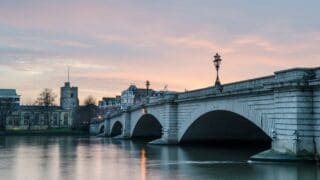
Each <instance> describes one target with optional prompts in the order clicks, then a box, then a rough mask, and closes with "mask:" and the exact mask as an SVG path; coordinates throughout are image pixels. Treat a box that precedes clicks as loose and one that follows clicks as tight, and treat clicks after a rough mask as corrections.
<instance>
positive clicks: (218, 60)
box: [213, 53, 222, 89]
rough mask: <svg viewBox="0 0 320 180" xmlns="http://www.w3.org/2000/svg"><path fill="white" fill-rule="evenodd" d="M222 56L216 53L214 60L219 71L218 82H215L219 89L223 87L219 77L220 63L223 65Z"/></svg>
mask: <svg viewBox="0 0 320 180" xmlns="http://www.w3.org/2000/svg"><path fill="white" fill-rule="evenodd" d="M221 61H222V59H221V57H220V55H219V54H218V53H216V55H215V56H214V60H213V64H214V66H215V68H216V71H217V78H216V82H215V85H214V86H215V87H218V88H219V89H220V88H221V82H220V79H219V69H220V65H221Z"/></svg>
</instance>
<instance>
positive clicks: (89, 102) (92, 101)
mask: <svg viewBox="0 0 320 180" xmlns="http://www.w3.org/2000/svg"><path fill="white" fill-rule="evenodd" d="M84 105H85V106H95V105H96V98H94V97H93V96H91V95H89V96H88V97H87V98H86V99H85V100H84Z"/></svg>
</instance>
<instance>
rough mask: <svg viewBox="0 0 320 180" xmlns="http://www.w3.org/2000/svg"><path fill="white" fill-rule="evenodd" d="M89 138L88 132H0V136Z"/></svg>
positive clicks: (64, 130) (61, 130)
mask: <svg viewBox="0 0 320 180" xmlns="http://www.w3.org/2000/svg"><path fill="white" fill-rule="evenodd" d="M39 135H43V136H89V135H90V134H89V132H86V131H79V130H71V129H47V130H6V131H0V136H39Z"/></svg>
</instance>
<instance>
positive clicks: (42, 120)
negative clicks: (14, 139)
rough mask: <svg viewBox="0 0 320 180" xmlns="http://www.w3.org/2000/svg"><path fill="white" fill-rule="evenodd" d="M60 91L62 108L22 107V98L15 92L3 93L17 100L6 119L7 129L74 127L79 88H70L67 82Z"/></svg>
mask: <svg viewBox="0 0 320 180" xmlns="http://www.w3.org/2000/svg"><path fill="white" fill-rule="evenodd" d="M60 90H61V91H60V94H61V98H60V106H21V105H20V101H19V100H20V97H19V96H17V95H16V93H15V90H11V91H6V92H4V91H3V92H2V94H7V97H11V98H13V99H14V100H15V101H14V102H15V106H16V108H14V109H12V111H11V112H10V113H9V114H8V116H6V117H5V119H6V121H5V128H6V129H7V130H13V129H20V130H44V129H48V128H71V127H73V125H74V123H75V122H74V114H73V113H74V112H75V110H76V109H77V108H78V107H79V99H78V88H77V87H70V82H66V83H65V84H64V87H61V89H60ZM0 94H1V91H0ZM9 95H10V96H9ZM0 97H1V96H0Z"/></svg>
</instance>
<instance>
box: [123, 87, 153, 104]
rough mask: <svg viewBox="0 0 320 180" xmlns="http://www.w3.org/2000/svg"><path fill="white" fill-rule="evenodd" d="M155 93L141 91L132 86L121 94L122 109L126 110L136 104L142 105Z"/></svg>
mask: <svg viewBox="0 0 320 180" xmlns="http://www.w3.org/2000/svg"><path fill="white" fill-rule="evenodd" d="M154 93H155V91H154V90H152V89H149V90H147V89H141V88H137V86H135V85H130V86H129V88H128V89H126V90H124V91H122V93H121V109H125V108H127V107H129V106H132V105H134V104H141V103H142V102H143V100H145V99H146V98H147V96H148V95H149V96H152V94H154Z"/></svg>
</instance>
